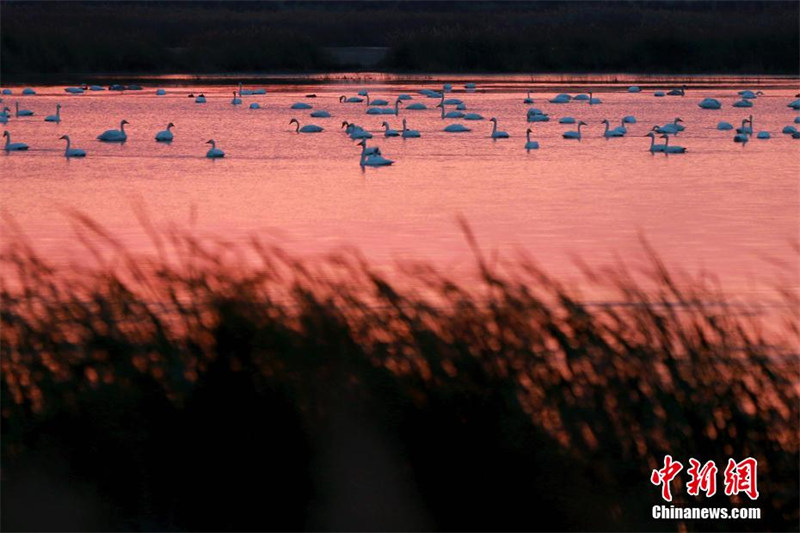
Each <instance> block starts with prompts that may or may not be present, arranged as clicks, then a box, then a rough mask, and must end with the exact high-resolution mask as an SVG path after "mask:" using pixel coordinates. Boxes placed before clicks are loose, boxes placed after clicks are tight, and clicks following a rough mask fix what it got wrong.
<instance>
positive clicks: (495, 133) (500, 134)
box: [489, 117, 508, 139]
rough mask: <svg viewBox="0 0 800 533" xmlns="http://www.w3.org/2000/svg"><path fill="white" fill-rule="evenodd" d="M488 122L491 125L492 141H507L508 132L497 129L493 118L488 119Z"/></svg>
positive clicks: (495, 120)
mask: <svg viewBox="0 0 800 533" xmlns="http://www.w3.org/2000/svg"><path fill="white" fill-rule="evenodd" d="M489 122H491V123H492V139H508V132H506V131H499V130H498V129H497V119H496V118H495V117H492V118H490V119H489Z"/></svg>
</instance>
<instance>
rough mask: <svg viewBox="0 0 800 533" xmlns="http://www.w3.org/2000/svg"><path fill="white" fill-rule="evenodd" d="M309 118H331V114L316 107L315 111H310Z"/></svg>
mask: <svg viewBox="0 0 800 533" xmlns="http://www.w3.org/2000/svg"><path fill="white" fill-rule="evenodd" d="M310 116H311V118H331V114H330V113H328V112H327V111H325V110H324V109H318V110H317V111H312V112H311V115H310Z"/></svg>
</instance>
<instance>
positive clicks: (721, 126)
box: [717, 120, 733, 131]
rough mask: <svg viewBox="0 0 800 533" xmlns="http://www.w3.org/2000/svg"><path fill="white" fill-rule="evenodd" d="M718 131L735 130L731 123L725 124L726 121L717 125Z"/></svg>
mask: <svg viewBox="0 0 800 533" xmlns="http://www.w3.org/2000/svg"><path fill="white" fill-rule="evenodd" d="M717 129H718V130H720V131H728V130H732V129H733V124H731V123H730V122H725V121H724V120H723V121H721V122H719V123H717Z"/></svg>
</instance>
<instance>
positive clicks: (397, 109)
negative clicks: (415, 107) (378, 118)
mask: <svg viewBox="0 0 800 533" xmlns="http://www.w3.org/2000/svg"><path fill="white" fill-rule="evenodd" d="M394 114H395V115H399V114H400V100H395V102H394Z"/></svg>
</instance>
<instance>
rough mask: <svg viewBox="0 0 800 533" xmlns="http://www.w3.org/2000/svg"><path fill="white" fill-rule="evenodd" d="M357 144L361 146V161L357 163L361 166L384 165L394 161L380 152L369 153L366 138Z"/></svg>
mask: <svg viewBox="0 0 800 533" xmlns="http://www.w3.org/2000/svg"><path fill="white" fill-rule="evenodd" d="M358 145H359V146H361V161H360V162H359V165H361V166H362V167H385V166H389V165H391V164H392V163H394V161H392V160H391V159H386V158H385V157H383V156H382V155H380V154H373V155H369V154H368V153H367V141H366V140H362V141H361V142H360V143H358Z"/></svg>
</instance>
